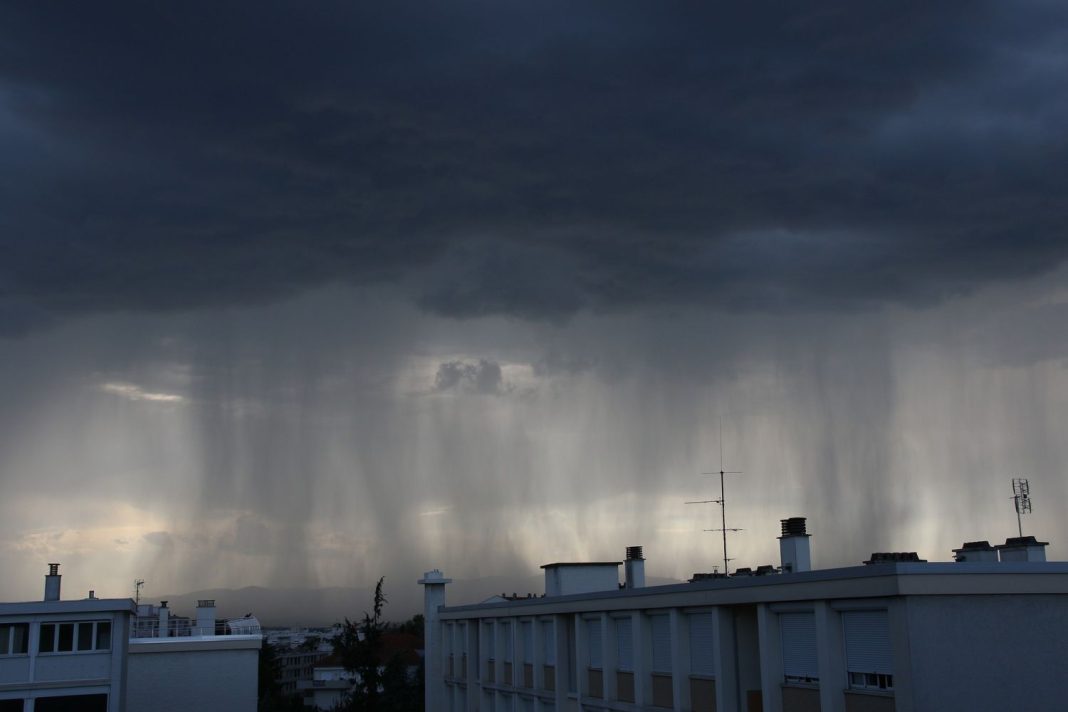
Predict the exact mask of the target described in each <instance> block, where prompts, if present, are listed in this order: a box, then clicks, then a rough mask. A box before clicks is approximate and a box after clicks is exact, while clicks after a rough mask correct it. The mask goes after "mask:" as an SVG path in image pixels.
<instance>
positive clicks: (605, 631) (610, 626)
mask: <svg viewBox="0 0 1068 712" xmlns="http://www.w3.org/2000/svg"><path fill="white" fill-rule="evenodd" d="M618 655H619V646H618V645H617V644H616V619H615V618H613V617H612V616H610V615H608V614H607V613H602V614H601V679H602V680H603V682H602V684H601V690H602V693H603V694H604V698H605V699H606V700H612V701H613V702H614V701H615V700H617V699H619V690H618V689H617V685H616V683H617V680H616V670H618V669H619V661H618V659H617V658H618Z"/></svg>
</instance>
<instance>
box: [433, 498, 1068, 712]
mask: <svg viewBox="0 0 1068 712" xmlns="http://www.w3.org/2000/svg"><path fill="white" fill-rule="evenodd" d="M779 543H780V554H781V558H782V560H781V564H780V565H779V566H778V567H775V566H770V565H769V566H764V567H758V568H757V569H756V570H750V569H739V570H738V571H736V572H735V573H734V574H733V575H732V576H729V577H727V576H723V575H710V574H706V575H695V576H694V578H693V579H692V580H691V581H690V582H689V583H685V584H676V585H667V586H645V582H644V563H645V562H644V559H643V555H642V551H641V549H640V547H631V548H630V549H628V552H627V553H628V555H627V559H626V561H624V562H594V563H581V562H579V563H574V562H562V563H556V564H548V565H546V566H544V567H542V568H543V569H544V570H545V586H546V588H545V595H544V596H541V597H535V598H526V599H519V600H507V601H501V600H499V599H498V600H496V601H494V602H488V603H476V604H470V605H453V606H447V605H445V589H446V585H447V584H448V583H449V579H446V578H445V577H444V576H443V575H442V574H441V572H440V571H431V572H428V573H427V574H426V575H425V576H424V578H423V579H421V580H420V583H421V584H422V585H423V586H424V592H425V602H426V606H425V615H426V619H427V656H426V659H427V666H426V675H427V677H426V699H427V710H431V711H433V712H438V711H441V712H460V711H471V712H473V711H475V710H479V711H482V712H486V711H493V712H501V711H507V712H546V711H548V710H559V711H563V710H569V711H570V710H575V711H577V710H619V711H631V710H677V711H679V712H686V711H689V710H694V711H697V710H700V711H702V712H704V711H711V710H718V711H735V710H738V711H745V712H755V711H757V710H763V711H765V712H779V711H789V712H792V711H798V712H809V711H813V712H814V711H817V710H822V711H823V712H890V711H891V710H897V711H898V712H921V711H926V710H970V711H982V710H990V711H991V712H994V711H1002V710H1010V709H1011V710H1020V711H1027V710H1034V711H1035V712H1038V711H1040V710H1043V711H1044V710H1053V709H1064V708H1065V703H1064V692H1063V685H1062V684H1061V680H1062V679H1063V675H1062V674H1061V672H1060V666H1061V665H1062V661H1063V660H1064V656H1065V652H1066V645H1068V644H1066V642H1065V641H1068V564H1066V563H1060V562H1046V561H1045V555H1044V548H1045V543H1043V542H1038V541H1036V540H1035V539H1034V537H1019V538H1014V539H1009V540H1007V541H1006V543H1005V544H1004V545H1001V546H998V547H992V546H990V545H989V544H987V543H986V542H971V543H969V544H966V545H964V546H963V547H960V548H959V549H955V550H953V552H954V555H955V557H954V559H955V560H954V561H952V562H941V563H938V562H931V563H929V562H926V561H923V560H921V559H919V557H918V556H916V555H915V554H914V553H911V552H907V553H884V554H873V555H872V556H871V557H869V559H868V560H867V561H865V562H864V564H862V565H858V566H851V567H845V568H837V569H825V570H816V571H813V570H810V568H811V567H810V563H809V561H810V556H809V535H808V533H807V531H806V523H805V520H804V519H803V518H792V519H788V520H783V522H782V536H781V537H780V539H779ZM620 565H625V567H626V574H625V576H624V579H623V581H622V582H620V580H619V567H620Z"/></svg>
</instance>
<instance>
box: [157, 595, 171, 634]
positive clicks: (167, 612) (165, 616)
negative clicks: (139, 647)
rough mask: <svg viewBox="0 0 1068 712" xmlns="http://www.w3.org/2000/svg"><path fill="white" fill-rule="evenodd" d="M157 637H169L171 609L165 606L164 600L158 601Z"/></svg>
mask: <svg viewBox="0 0 1068 712" xmlns="http://www.w3.org/2000/svg"><path fill="white" fill-rule="evenodd" d="M157 637H159V638H169V637H171V609H170V608H167V602H166V601H160V602H159V633H158V635H157Z"/></svg>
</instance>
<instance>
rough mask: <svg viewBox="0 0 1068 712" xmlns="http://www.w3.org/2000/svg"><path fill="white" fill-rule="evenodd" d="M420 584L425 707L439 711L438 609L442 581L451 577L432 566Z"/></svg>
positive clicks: (441, 680) (441, 679)
mask: <svg viewBox="0 0 1068 712" xmlns="http://www.w3.org/2000/svg"><path fill="white" fill-rule="evenodd" d="M419 583H420V584H422V586H423V619H424V625H425V628H424V633H425V642H424V647H425V651H424V652H423V660H424V666H425V667H424V675H425V677H424V681H423V684H424V695H425V696H426V709H428V710H435V711H437V710H441V709H442V708H443V705H444V703H445V679H444V676H443V674H442V669H441V668H442V665H441V651H442V646H441V617H440V613H439V609H440V608H441V607H442V606H444V605H445V584H448V583H452V579H447V578H445V576H444V575H442V573H441V571H439V570H437V569H434V570H433V571H427V572H426V573H425V574H423V578H421V579H419Z"/></svg>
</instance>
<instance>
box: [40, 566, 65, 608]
mask: <svg viewBox="0 0 1068 712" xmlns="http://www.w3.org/2000/svg"><path fill="white" fill-rule="evenodd" d="M62 578H63V577H62V576H60V575H59V564H49V565H48V575H47V576H45V596H44V600H46V601H58V600H59V582H60V579H62Z"/></svg>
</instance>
